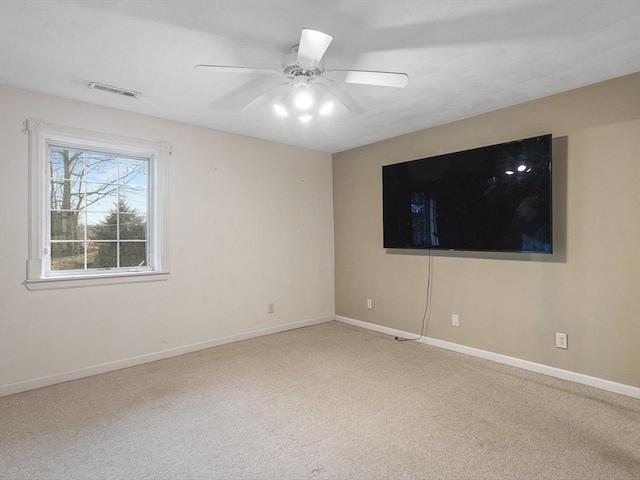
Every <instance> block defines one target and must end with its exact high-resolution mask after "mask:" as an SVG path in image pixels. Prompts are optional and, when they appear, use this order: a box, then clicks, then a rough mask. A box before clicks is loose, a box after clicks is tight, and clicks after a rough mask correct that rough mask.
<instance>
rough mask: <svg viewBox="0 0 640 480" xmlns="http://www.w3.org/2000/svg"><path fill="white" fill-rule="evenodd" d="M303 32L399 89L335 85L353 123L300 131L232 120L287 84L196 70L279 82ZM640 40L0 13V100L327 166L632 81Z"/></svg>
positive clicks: (418, 12) (251, 6)
mask: <svg viewBox="0 0 640 480" xmlns="http://www.w3.org/2000/svg"><path fill="white" fill-rule="evenodd" d="M302 28H311V29H315V30H320V31H322V32H325V33H328V34H329V35H332V36H333V37H334V40H333V43H332V44H331V45H330V46H329V49H328V51H327V53H326V55H325V64H326V68H327V69H360V70H383V71H397V72H406V73H407V74H408V75H409V85H408V86H407V87H406V88H404V89H393V88H384V87H373V86H366V85H353V84H342V85H339V84H334V85H332V88H333V89H334V91H335V92H336V93H337V94H338V95H339V96H340V97H341V98H342V99H343V100H344V102H345V103H346V104H347V105H349V107H351V111H350V112H349V113H347V114H345V115H342V116H339V117H334V118H323V119H321V120H320V119H318V120H314V121H312V122H311V123H309V124H301V123H299V122H298V121H297V120H295V119H292V118H288V119H282V118H277V117H276V116H275V115H274V114H273V111H272V110H271V109H269V108H264V109H262V110H258V111H246V110H244V111H243V110H241V108H242V106H244V105H245V104H247V103H249V102H250V101H251V100H253V99H255V98H256V97H257V96H259V95H260V94H261V93H263V92H264V91H265V90H266V89H267V87H268V86H270V85H272V83H273V82H274V81H278V80H279V81H282V77H277V76H276V77H275V80H274V78H271V77H268V76H261V75H256V76H253V75H246V74H211V73H203V72H197V71H194V70H193V66H194V65H196V64H200V63H209V64H222V65H235V66H250V67H258V68H274V69H277V68H279V67H280V63H281V60H282V57H283V56H284V55H285V54H287V53H288V52H289V51H290V48H291V46H292V45H294V44H296V43H298V40H299V37H300V31H301V29H302ZM639 32H640V0H608V1H589V0H582V1H579V0H575V1H574V0H549V1H545V0H506V1H503V0H476V1H471V0H468V1H463V0H459V1H455V0H447V1H427V0H422V1H417V0H416V1H401V0H388V1H372V0H367V1H365V0H336V1H328V0H325V1H320V0H317V1H312V0H306V1H305V0H297V1H296V0H288V1H285V0H282V1H275V0H274V1H269V0H255V1H239V0H236V1H233V0H231V1H195V0H191V1H184V0H183V1H167V0H164V1H162V0H146V1H143V0H139V1H133V0H127V1H91V0H83V1H72V0H49V1H31V0H20V1H14V0H0V85H4V86H8V87H14V88H21V89H25V90H30V91H34V92H42V93H46V94H49V95H55V96H59V97H64V98H70V99H74V100H79V101H83V102H89V103H94V104H98V105H104V106H107V107H113V108H117V109H121V110H127V111H131V112H138V113H143V114H146V115H151V116H155V117H160V118H166V119H171V120H177V121H181V122H186V123H190V124H194V125H201V126H205V127H210V128H213V129H216V130H223V131H227V132H234V133H239V134H243V135H249V136H252V137H258V138H263V139H267V140H273V141H276V142H281V143H285V144H290V145H298V146H302V147H307V148H311V149H316V150H321V151H325V152H331V153H334V152H338V151H342V150H345V149H349V148H353V147H356V146H360V145H365V144H369V143H372V142H375V141H378V140H383V139H386V138H390V137H395V136H397V135H401V134H404V133H409V132H413V131H417V130H421V129H424V128H427V127H430V126H434V125H438V124H443V123H447V122H451V121H454V120H457V119H460V118H465V117H469V116H472V115H476V114H479V113H483V112H487V111H490V110H495V109H498V108H502V107H505V106H509V105H514V104H517V103H522V102H525V101H527V100H531V99H534V98H539V97H543V96H547V95H550V94H554V93H558V92H561V91H565V90H570V89H573V88H576V87H580V86H583V85H588V84H591V83H595V82H599V81H602V80H607V79H610V78H614V77H618V76H622V75H625V74H629V73H633V72H638V71H640V33H639ZM92 81H95V82H100V83H106V84H108V85H114V86H118V87H123V88H126V89H130V90H135V91H139V92H142V96H141V97H140V98H138V99H130V98H126V97H120V96H116V95H113V94H109V93H105V92H101V91H97V90H90V89H89V88H88V84H89V82H92Z"/></svg>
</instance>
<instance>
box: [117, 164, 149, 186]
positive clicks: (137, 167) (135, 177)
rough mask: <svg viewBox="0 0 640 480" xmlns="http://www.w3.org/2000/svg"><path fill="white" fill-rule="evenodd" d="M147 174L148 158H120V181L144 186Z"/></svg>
mask: <svg viewBox="0 0 640 480" xmlns="http://www.w3.org/2000/svg"><path fill="white" fill-rule="evenodd" d="M148 174H149V161H148V160H141V159H138V158H120V183H124V184H129V185H141V186H146V185H147V178H148Z"/></svg>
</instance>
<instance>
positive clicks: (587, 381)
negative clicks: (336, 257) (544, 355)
mask: <svg viewBox="0 0 640 480" xmlns="http://www.w3.org/2000/svg"><path fill="white" fill-rule="evenodd" d="M336 320H337V321H339V322H343V323H348V324H349V325H355V326H357V327H362V328H366V329H368V330H374V331H376V332H380V333H385V334H387V335H393V336H394V337H402V338H417V334H415V333H409V332H403V331H402V330H395V329H393V328H388V327H383V326H381V325H376V324H373V323H368V322H363V321H361V320H354V319H352V318H347V317H341V316H340V315H336ZM416 341H417V342H419V343H426V344H427V345H431V346H433V347H438V348H445V349H447V350H453V351H454V352H459V353H464V354H466V355H472V356H474V357H479V358H484V359H486V360H491V361H493V362H497V363H502V364H504V365H510V366H512V367H518V368H522V369H524V370H529V371H532V372H536V373H542V374H544V375H549V376H550V377H556V378H562V379H563V380H569V381H571V382H576V383H581V384H583V385H588V386H590V387H595V388H600V389H602V390H607V391H609V392H614V393H619V394H621V395H627V396H629V397H634V398H640V388H638V387H633V386H631V385H625V384H623V383H617V382H612V381H610V380H604V379H602V378H598V377H591V376H589V375H584V374H582V373H576V372H572V371H570V370H563V369H561V368H556V367H550V366H548V365H542V364H540V363H534V362H529V361H528V360H522V359H520V358H515V357H509V356H507V355H502V354H500V353H493V352H488V351H486V350H480V349H479V348H473V347H467V346H466V345H460V344H457V343H452V342H447V341H444V340H438V339H437V338H431V337H424V336H423V337H420V338H418V339H417V340H416Z"/></svg>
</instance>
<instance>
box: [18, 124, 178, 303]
mask: <svg viewBox="0 0 640 480" xmlns="http://www.w3.org/2000/svg"><path fill="white" fill-rule="evenodd" d="M25 125H26V132H27V133H28V135H29V259H28V261H27V280H26V282H25V284H26V286H27V288H29V290H42V289H51V288H71V287H81V286H90V285H111V284H115V283H135V282H148V281H158V280H166V279H167V278H168V275H169V224H168V218H169V215H168V205H169V202H168V195H169V186H168V175H167V173H168V167H169V162H168V157H169V155H170V154H171V145H170V144H168V143H165V142H150V141H147V140H139V139H134V138H128V137H121V136H117V135H107V134H102V133H96V132H90V131H87V130H81V129H76V128H68V127H61V126H58V125H51V124H47V123H44V122H43V121H41V120H35V119H28V120H27V121H26V122H25ZM49 142H52V143H56V142H63V143H69V144H77V145H82V146H83V147H88V148H96V149H108V150H110V151H114V152H117V151H122V152H126V153H129V154H138V155H141V156H145V157H149V158H151V159H152V162H151V168H150V183H151V185H152V186H153V189H152V192H151V196H150V202H149V209H150V212H151V213H152V215H153V218H154V221H153V225H150V228H151V229H152V230H153V231H152V232H151V235H150V240H151V241H152V242H154V243H153V245H152V248H151V255H152V261H151V264H152V266H153V268H152V269H150V268H147V269H145V270H141V269H135V268H132V269H131V270H129V271H122V270H119V271H117V272H105V273H101V272H100V273H98V272H96V271H93V270H92V271H89V272H87V273H77V274H73V275H70V274H69V273H68V272H66V273H65V272H60V273H59V274H57V273H56V274H55V275H54V274H47V270H48V269H47V265H48V262H50V245H47V238H48V233H47V230H46V228H47V225H48V218H47V216H48V214H49V206H48V201H49V199H48V198H47V197H46V195H45V193H46V192H47V191H48V190H47V189H48V181H49V180H48V176H49V159H48V156H47V145H48V143H49Z"/></svg>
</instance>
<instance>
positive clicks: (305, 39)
mask: <svg viewBox="0 0 640 480" xmlns="http://www.w3.org/2000/svg"><path fill="white" fill-rule="evenodd" d="M332 40H333V37H332V36H331V35H327V34H326V33H322V32H319V31H317V30H309V29H308V28H304V29H302V34H301V35H300V45H299V46H298V59H297V63H298V65H300V66H301V67H302V68H306V69H307V70H313V69H314V68H316V67H317V66H318V64H319V63H320V60H322V57H323V56H324V52H326V51H327V48H329V44H330V43H331V41H332Z"/></svg>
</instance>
